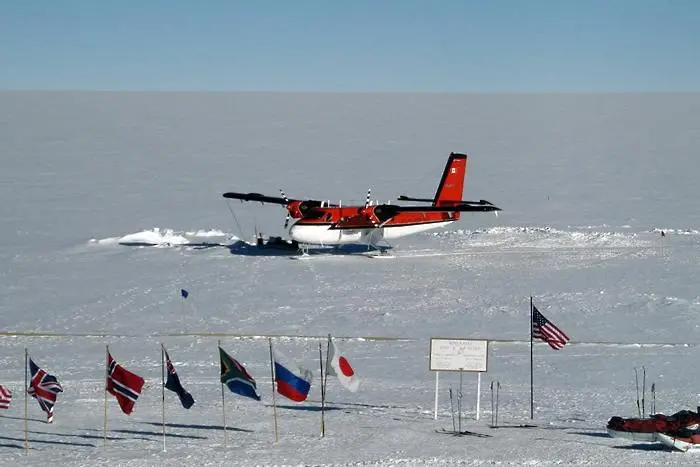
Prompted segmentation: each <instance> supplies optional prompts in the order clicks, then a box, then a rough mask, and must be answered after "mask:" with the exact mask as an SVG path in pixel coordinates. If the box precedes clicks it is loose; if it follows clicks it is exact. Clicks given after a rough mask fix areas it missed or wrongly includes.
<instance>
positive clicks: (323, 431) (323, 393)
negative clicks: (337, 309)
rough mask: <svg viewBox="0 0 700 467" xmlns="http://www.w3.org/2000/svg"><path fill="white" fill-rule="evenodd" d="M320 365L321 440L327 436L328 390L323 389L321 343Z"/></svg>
mask: <svg viewBox="0 0 700 467" xmlns="http://www.w3.org/2000/svg"><path fill="white" fill-rule="evenodd" d="M318 363H319V365H320V366H321V438H323V437H324V436H326V426H325V420H324V418H323V417H324V414H323V412H324V410H325V405H326V388H324V387H323V350H321V343H320V342H319V343H318Z"/></svg>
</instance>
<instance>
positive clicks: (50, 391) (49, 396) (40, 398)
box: [27, 358, 63, 423]
mask: <svg viewBox="0 0 700 467" xmlns="http://www.w3.org/2000/svg"><path fill="white" fill-rule="evenodd" d="M29 370H30V372H31V373H32V379H31V381H30V382H29V387H28V388H27V393H28V394H29V395H30V396H32V397H34V398H35V399H36V400H37V402H39V406H40V407H41V410H43V411H44V412H46V416H47V419H46V423H52V422H53V406H54V404H55V403H56V397H57V396H58V394H59V393H62V392H63V387H61V383H59V382H58V380H57V379H56V377H55V376H53V375H50V374H48V373H47V372H45V371H44V370H42V369H41V368H39V366H38V365H37V364H36V363H34V361H33V360H32V359H31V358H30V359H29Z"/></svg>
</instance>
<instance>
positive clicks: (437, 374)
mask: <svg viewBox="0 0 700 467" xmlns="http://www.w3.org/2000/svg"><path fill="white" fill-rule="evenodd" d="M439 383H440V372H439V371H436V372H435V410H434V413H433V420H437V409H438V387H439V385H440V384H439Z"/></svg>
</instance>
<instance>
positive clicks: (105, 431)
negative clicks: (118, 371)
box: [102, 344, 109, 448]
mask: <svg viewBox="0 0 700 467" xmlns="http://www.w3.org/2000/svg"><path fill="white" fill-rule="evenodd" d="M108 377H109V345H108V344H105V417H104V426H103V428H102V434H103V436H104V440H103V444H102V445H103V447H105V448H106V447H107V378H108Z"/></svg>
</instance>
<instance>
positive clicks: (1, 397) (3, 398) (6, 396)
mask: <svg viewBox="0 0 700 467" xmlns="http://www.w3.org/2000/svg"><path fill="white" fill-rule="evenodd" d="M10 402H12V392H11V391H10V390H9V389H7V388H6V387H4V386H3V385H0V409H9V408H10Z"/></svg>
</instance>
